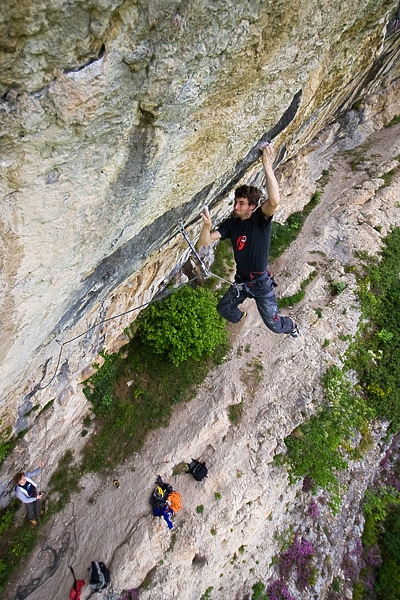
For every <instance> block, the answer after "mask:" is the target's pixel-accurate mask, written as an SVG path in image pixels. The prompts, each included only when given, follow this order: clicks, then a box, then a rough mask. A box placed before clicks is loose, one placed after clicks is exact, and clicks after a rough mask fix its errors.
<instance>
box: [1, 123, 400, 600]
mask: <svg viewBox="0 0 400 600" xmlns="http://www.w3.org/2000/svg"><path fill="white" fill-rule="evenodd" d="M399 156H400V125H396V126H393V127H388V128H385V129H382V130H381V131H379V132H376V133H374V134H373V135H372V136H371V137H370V138H369V139H368V143H367V144H364V145H363V146H362V147H361V149H360V148H359V149H358V150H357V151H356V152H353V153H351V154H350V153H348V154H343V153H342V154H337V155H336V156H334V157H333V158H332V157H331V160H330V166H329V176H327V183H326V185H325V187H324V191H323V195H322V198H321V202H320V204H319V205H318V206H317V207H316V208H315V209H314V211H313V212H312V214H311V216H310V217H309V218H308V220H307V222H306V224H305V226H304V228H303V230H302V232H301V234H300V235H299V237H298V239H297V240H296V241H295V242H294V243H293V244H292V245H291V246H290V248H289V249H288V250H287V251H286V252H285V254H284V255H283V256H282V257H281V258H279V259H278V260H277V261H276V262H275V264H274V271H275V274H276V278H277V280H278V282H279V287H278V288H277V292H278V294H279V295H282V296H286V295H291V294H293V293H295V292H296V291H298V289H299V285H300V283H301V282H302V281H304V280H305V279H307V277H308V276H309V275H310V273H311V272H312V271H314V270H316V271H317V275H316V277H314V279H313V280H312V282H311V283H310V284H309V285H308V287H307V295H306V298H305V300H303V301H302V302H301V303H299V304H297V305H295V306H294V307H293V309H292V310H289V309H288V310H285V311H284V312H285V313H286V314H291V315H293V316H294V318H295V320H296V322H297V323H298V325H299V327H300V331H301V337H300V338H299V339H297V340H294V339H292V338H290V337H287V336H282V337H277V336H274V335H273V334H272V333H270V332H269V331H268V330H267V329H266V328H265V327H264V326H263V325H262V324H261V321H260V317H259V315H258V313H257V310H256V308H255V305H254V303H253V302H252V301H250V300H247V301H246V303H245V305H244V306H245V309H246V311H247V312H248V317H247V318H246V320H245V321H244V322H243V323H241V324H239V325H237V326H235V327H232V328H231V338H232V343H233V348H232V351H231V353H230V355H229V357H228V360H227V361H226V362H225V363H224V364H223V365H221V366H220V367H219V368H217V369H215V370H214V371H213V372H211V373H210V374H209V376H208V378H207V380H206V381H205V383H204V385H203V386H202V387H201V389H200V390H199V391H198V394H197V396H196V398H195V399H193V400H192V401H191V402H190V403H188V404H184V405H182V406H179V407H178V408H177V410H176V412H175V414H174V416H173V418H172V420H171V423H170V426H169V427H168V428H166V429H162V430H159V431H156V432H154V433H152V434H151V435H150V436H149V439H148V440H147V442H146V444H145V446H144V448H143V450H142V452H141V453H140V454H138V455H135V456H134V457H132V460H131V461H129V462H127V463H126V464H124V465H121V466H120V467H119V468H118V469H117V470H116V471H115V472H114V473H112V474H111V475H110V476H108V477H102V476H94V475H93V476H92V475H91V476H86V477H85V478H84V479H83V481H82V484H83V489H82V491H81V493H80V494H77V495H75V496H74V498H73V502H71V503H70V504H69V505H68V507H67V508H66V509H65V511H64V512H63V513H62V514H59V515H57V516H56V517H55V518H54V519H53V520H52V521H51V522H50V523H49V524H48V526H47V527H46V528H45V529H44V530H43V532H42V536H41V539H40V544H39V546H38V548H37V551H36V552H34V553H33V554H32V556H31V558H30V559H29V561H28V562H27V564H26V565H25V567H24V569H23V570H22V571H21V572H20V573H19V574H18V577H16V578H14V579H13V581H12V582H11V583H10V584H9V586H8V588H7V590H6V592H5V593H4V596H3V597H4V600H12V599H14V598H19V599H22V598H25V597H29V598H30V600H39V599H49V600H50V599H53V598H54V599H61V598H68V594H69V590H70V588H71V585H72V576H71V573H70V571H69V569H68V566H69V565H72V566H73V568H74V570H75V573H76V576H77V577H78V578H83V579H85V580H86V581H87V580H88V572H87V570H86V569H87V567H88V566H89V565H90V561H91V560H102V561H104V562H105V563H106V564H107V565H108V566H109V567H110V569H111V573H112V591H109V592H107V595H104V596H103V597H109V598H118V597H119V592H120V591H121V590H122V589H129V588H134V587H137V586H139V585H140V584H141V583H142V582H143V580H144V579H145V577H146V574H148V573H149V572H150V574H149V576H148V581H149V582H150V583H149V588H148V589H147V590H145V589H144V590H142V592H141V594H140V598H141V599H144V600H149V599H151V600H161V599H163V600H165V599H170V598H178V599H179V600H199V599H200V597H201V596H202V594H204V593H205V592H206V590H207V589H208V588H210V587H211V586H212V587H213V590H212V592H211V596H210V597H211V598H212V600H222V599H227V598H232V599H233V598H237V599H238V600H239V599H240V600H241V599H242V598H244V597H249V596H246V594H250V592H251V586H252V585H253V584H254V583H255V582H257V581H259V580H263V581H267V580H268V578H269V577H270V576H271V574H272V571H271V569H270V563H271V560H272V558H273V556H274V555H276V553H277V552H279V549H280V545H281V543H282V536H283V535H284V534H285V532H287V531H288V529H289V527H290V526H292V527H296V528H299V529H300V530H301V531H302V532H303V533H304V534H307V535H308V536H309V538H310V539H311V540H312V541H313V543H314V544H315V545H316V546H317V547H318V548H319V549H320V551H321V557H325V561H323V560H322V559H321V564H320V565H319V567H318V569H319V575H318V577H317V583H316V586H315V590H313V592H312V593H311V592H307V593H306V594H305V595H303V596H301V594H300V593H299V592H298V593H297V594H298V595H297V596H296V597H298V598H310V597H315V598H323V597H324V595H325V593H326V589H327V587H328V584H329V583H330V582H331V581H332V578H333V576H334V575H335V574H337V572H338V569H339V565H340V557H341V555H342V554H343V551H344V549H345V548H346V544H348V540H349V539H351V536H352V535H354V531H355V528H357V513H358V509H359V502H360V500H361V498H362V495H363V490H364V489H365V486H366V485H367V484H368V481H369V479H370V477H372V475H373V472H374V464H375V463H376V461H377V458H378V456H379V453H380V451H381V449H380V448H379V446H377V447H376V448H375V449H374V451H373V452H372V453H371V455H370V456H369V459H368V460H369V463H368V462H364V463H360V464H359V466H358V467H357V465H355V466H354V470H353V471H352V482H350V484H349V492H348V495H347V497H346V498H345V500H344V504H343V510H342V511H341V513H340V514H339V515H338V516H337V517H336V518H333V517H332V515H331V514H330V512H329V510H328V509H327V510H326V512H325V513H323V514H321V523H320V524H321V527H318V530H317V528H316V527H315V526H314V524H313V523H312V522H311V521H310V520H308V521H307V518H306V516H305V511H304V506H305V505H306V502H307V499H306V498H305V497H304V494H303V493H302V492H301V487H299V486H297V487H296V486H294V487H289V486H288V482H287V476H286V473H285V471H284V470H282V469H278V468H276V467H274V466H273V465H272V462H271V461H272V458H273V456H274V455H275V454H277V453H279V452H280V451H281V450H282V449H284V445H283V440H284V438H285V436H287V435H288V434H289V433H290V432H291V431H292V430H293V429H294V428H295V427H296V426H297V425H298V424H299V423H300V422H301V421H302V420H303V418H304V416H305V415H309V414H311V413H312V412H313V411H314V410H315V407H316V406H317V405H318V403H319V402H320V400H321V394H322V391H321V386H320V376H321V374H322V373H323V372H324V370H325V369H326V367H327V365H329V364H332V362H338V355H339V354H340V353H341V352H343V351H344V349H345V347H346V342H345V341H343V340H341V339H339V336H341V337H343V336H346V335H349V334H354V332H355V331H356V326H357V320H358V317H359V312H358V308H357V302H356V298H355V296H354V293H353V289H354V286H355V279H354V275H353V274H351V273H346V272H345V268H344V267H345V266H346V265H348V264H350V263H351V262H352V259H353V254H354V251H356V250H367V251H368V252H370V253H371V254H374V253H376V252H377V250H378V248H379V244H380V239H381V237H382V236H384V235H386V233H387V232H388V230H389V227H390V224H394V225H396V226H399V225H400V211H399V201H400V169H399V168H398V166H399V158H397V159H395V157H399ZM310 160H313V159H312V156H311V158H310ZM392 169H397V171H396V174H395V176H394V177H393V179H392V181H391V183H390V185H385V180H384V179H383V178H382V175H383V174H384V173H387V172H389V171H391V170H392ZM332 281H335V282H337V281H340V282H343V283H345V284H346V285H347V287H346V289H345V291H344V292H343V293H341V294H339V295H338V296H335V297H332V295H331V293H330V290H329V284H330V282H332ZM344 308H346V311H344ZM344 312H345V314H344ZM239 403H243V409H244V410H243V416H242V420H241V422H240V424H239V425H237V426H235V425H233V424H232V423H231V422H230V420H229V418H228V409H229V406H230V405H233V404H239ZM192 457H193V458H201V459H202V460H205V461H206V463H207V465H208V467H209V477H208V478H207V479H206V480H205V481H204V482H202V483H197V482H195V481H194V479H193V478H192V477H191V476H189V475H185V474H180V475H174V476H173V475H172V470H173V467H174V466H176V465H178V464H179V463H181V462H186V461H190V459H191V458H192ZM357 469H358V470H357ZM158 474H160V475H161V476H162V477H163V479H164V480H166V481H169V482H170V483H171V484H172V485H173V486H174V488H175V489H177V490H178V491H179V492H180V493H181V496H182V500H183V509H182V511H181V512H179V513H178V515H177V516H176V517H175V525H174V528H173V529H172V530H171V531H169V530H168V529H167V526H166V524H165V523H164V521H163V520H162V519H156V518H153V517H152V516H151V514H150V506H149V504H148V499H149V495H150V493H151V490H152V488H153V486H154V481H155V479H156V477H157V475H158ZM114 477H117V478H118V480H119V483H120V485H119V487H118V488H116V487H115V486H114V485H113V479H114ZM216 493H217V495H220V499H219V500H217V499H216V496H215V494H216ZM199 505H203V506H204V512H203V513H202V514H198V513H197V512H196V507H197V506H199ZM324 528H325V529H326V530H327V531H329V530H330V531H331V532H333V531H334V532H336V535H335V536H329V535H325V534H324V535H323V534H322V533H321V531H322V529H324ZM334 538H335V539H334ZM336 538H337V539H336ZM327 556H329V557H330V558H329V561H327V560H326V557H327ZM53 567H54V569H53ZM53 570H54V573H53ZM18 585H19V586H20V587H19V588H18ZM24 586H28V587H26V588H24ZM89 593H90V590H89V586H88V585H86V586H85V587H84V589H83V591H82V600H84V599H86V598H88V596H89ZM95 597H97V598H100V597H101V596H100V595H99V594H98V595H97V596H95Z"/></svg>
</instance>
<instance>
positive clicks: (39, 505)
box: [32, 500, 42, 519]
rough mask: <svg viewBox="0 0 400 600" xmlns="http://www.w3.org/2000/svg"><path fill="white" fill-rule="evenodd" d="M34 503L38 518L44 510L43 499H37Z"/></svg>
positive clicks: (36, 517)
mask: <svg viewBox="0 0 400 600" xmlns="http://www.w3.org/2000/svg"><path fill="white" fill-rule="evenodd" d="M32 504H33V505H34V507H35V509H34V510H35V515H36V516H35V519H38V518H39V516H40V513H41V510H42V501H41V500H36V502H32Z"/></svg>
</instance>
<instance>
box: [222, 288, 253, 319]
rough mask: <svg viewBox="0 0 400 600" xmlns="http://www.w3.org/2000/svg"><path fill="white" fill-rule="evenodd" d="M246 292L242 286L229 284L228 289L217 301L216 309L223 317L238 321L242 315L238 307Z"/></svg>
mask: <svg viewBox="0 0 400 600" xmlns="http://www.w3.org/2000/svg"><path fill="white" fill-rule="evenodd" d="M246 296H247V294H246V293H245V291H244V289H243V288H242V287H240V288H238V287H236V286H235V285H231V287H230V288H229V290H228V291H227V292H226V294H224V295H223V296H222V298H221V300H220V301H219V302H218V306H217V311H218V313H219V314H220V315H221V317H222V318H223V319H226V320H227V321H230V322H231V323H238V322H239V321H240V319H241V318H242V316H243V311H242V310H240V308H238V305H239V304H242V302H243V301H244V300H245V298H246Z"/></svg>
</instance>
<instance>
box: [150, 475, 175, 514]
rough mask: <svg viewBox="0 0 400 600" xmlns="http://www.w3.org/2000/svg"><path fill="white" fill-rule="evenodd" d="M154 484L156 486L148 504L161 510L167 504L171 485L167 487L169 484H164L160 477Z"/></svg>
mask: <svg viewBox="0 0 400 600" xmlns="http://www.w3.org/2000/svg"><path fill="white" fill-rule="evenodd" d="M156 484H157V486H156V487H155V488H154V490H153V492H152V494H151V498H150V504H151V506H155V507H156V508H163V507H164V506H165V504H166V502H167V498H168V496H169V494H170V493H171V492H172V491H173V489H172V485H169V483H164V482H163V480H162V479H161V477H160V476H158V477H157V481H156Z"/></svg>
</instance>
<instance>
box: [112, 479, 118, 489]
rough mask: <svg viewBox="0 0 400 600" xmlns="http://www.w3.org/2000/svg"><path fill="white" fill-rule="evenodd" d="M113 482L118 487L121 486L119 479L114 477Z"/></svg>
mask: <svg viewBox="0 0 400 600" xmlns="http://www.w3.org/2000/svg"><path fill="white" fill-rule="evenodd" d="M113 484H114V486H115V487H116V488H119V481H118V479H114V481H113Z"/></svg>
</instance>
